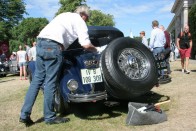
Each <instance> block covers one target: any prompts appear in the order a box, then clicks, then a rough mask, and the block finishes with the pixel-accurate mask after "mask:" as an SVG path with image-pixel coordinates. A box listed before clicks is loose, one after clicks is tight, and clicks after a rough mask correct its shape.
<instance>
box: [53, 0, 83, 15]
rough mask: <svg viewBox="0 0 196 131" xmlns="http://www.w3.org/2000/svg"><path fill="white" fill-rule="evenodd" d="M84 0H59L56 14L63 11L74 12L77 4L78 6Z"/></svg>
mask: <svg viewBox="0 0 196 131" xmlns="http://www.w3.org/2000/svg"><path fill="white" fill-rule="evenodd" d="M85 2H86V0H60V1H59V3H60V4H61V7H60V8H59V10H58V12H57V13H56V15H58V14H60V13H63V12H74V10H75V9H76V7H77V6H80V5H82V3H85Z"/></svg>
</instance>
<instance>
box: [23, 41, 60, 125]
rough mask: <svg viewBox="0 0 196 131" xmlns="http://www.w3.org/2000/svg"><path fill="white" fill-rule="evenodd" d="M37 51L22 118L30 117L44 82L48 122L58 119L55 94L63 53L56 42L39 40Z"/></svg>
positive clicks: (45, 118) (45, 116)
mask: <svg viewBox="0 0 196 131" xmlns="http://www.w3.org/2000/svg"><path fill="white" fill-rule="evenodd" d="M36 51H37V56H36V57H37V58H36V65H35V66H36V70H35V74H34V78H33V80H32V82H31V85H30V87H29V89H28V91H27V94H26V97H25V102H24V105H23V107H22V110H21V116H20V117H21V118H22V119H26V118H27V117H30V115H31V111H32V107H33V105H34V103H35V100H36V97H37V95H38V92H39V89H40V86H41V85H42V84H43V82H44V83H45V87H44V120H45V122H48V121H51V120H53V119H55V118H56V113H55V111H54V94H55V91H56V84H57V77H58V73H59V68H60V66H61V64H62V53H61V50H60V46H59V45H58V44H57V43H56V42H54V41H50V40H44V39H41V40H39V39H38V41H37V46H36Z"/></svg>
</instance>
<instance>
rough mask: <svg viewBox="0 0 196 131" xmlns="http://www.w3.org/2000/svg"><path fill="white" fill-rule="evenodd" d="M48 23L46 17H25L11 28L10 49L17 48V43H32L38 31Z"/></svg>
mask: <svg viewBox="0 0 196 131" xmlns="http://www.w3.org/2000/svg"><path fill="white" fill-rule="evenodd" d="M47 24H48V20H47V19H46V18H26V19H24V20H23V21H22V22H21V23H20V24H19V25H18V26H15V27H14V28H13V29H12V36H13V39H12V40H10V45H11V46H10V50H14V49H16V48H18V45H19V43H20V44H23V43H27V44H30V43H32V42H33V41H34V40H35V39H36V37H37V36H38V34H39V32H40V31H41V30H42V29H43V28H44V27H45V26H46V25H47Z"/></svg>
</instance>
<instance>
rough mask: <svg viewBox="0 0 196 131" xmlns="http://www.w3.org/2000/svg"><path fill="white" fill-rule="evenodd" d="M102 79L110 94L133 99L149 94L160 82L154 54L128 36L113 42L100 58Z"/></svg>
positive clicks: (119, 97)
mask: <svg viewBox="0 0 196 131" xmlns="http://www.w3.org/2000/svg"><path fill="white" fill-rule="evenodd" d="M101 66H102V71H103V76H104V79H105V81H106V83H107V84H106V85H107V86H106V89H107V91H108V92H109V94H110V95H111V96H113V97H115V98H118V99H126V100H128V99H131V98H133V97H137V96H140V95H142V94H145V93H147V92H149V91H150V90H151V89H152V88H153V87H154V85H155V84H157V83H158V72H157V68H156V62H155V59H154V57H153V54H152V52H151V51H150V50H149V49H148V48H147V47H146V46H145V45H143V44H141V43H140V42H138V41H136V40H134V39H131V38H129V37H123V38H118V39H115V40H114V41H112V42H111V43H110V44H109V45H108V47H107V48H106V49H105V51H104V52H103V53H102V56H101Z"/></svg>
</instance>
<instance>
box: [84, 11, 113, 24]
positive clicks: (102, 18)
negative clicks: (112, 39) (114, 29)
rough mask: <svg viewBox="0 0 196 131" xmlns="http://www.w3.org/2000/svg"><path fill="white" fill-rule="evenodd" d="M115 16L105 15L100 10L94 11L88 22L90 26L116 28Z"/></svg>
mask: <svg viewBox="0 0 196 131" xmlns="http://www.w3.org/2000/svg"><path fill="white" fill-rule="evenodd" d="M113 19H114V18H113V16H112V15H110V14H104V13H102V12H101V11H100V10H92V11H91V17H90V19H89V21H88V22H87V24H88V25H96V26H114V25H115V23H114V21H113Z"/></svg>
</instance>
